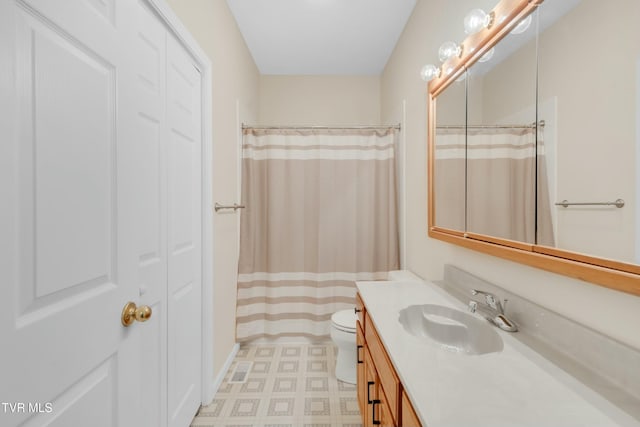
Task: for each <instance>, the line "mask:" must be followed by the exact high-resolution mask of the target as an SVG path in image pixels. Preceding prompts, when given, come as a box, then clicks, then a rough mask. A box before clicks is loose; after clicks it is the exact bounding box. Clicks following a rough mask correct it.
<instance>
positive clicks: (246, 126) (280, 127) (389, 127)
mask: <svg viewBox="0 0 640 427" xmlns="http://www.w3.org/2000/svg"><path fill="white" fill-rule="evenodd" d="M242 129H257V130H268V129H284V130H307V129H308V130H315V129H319V130H333V129H336V130H350V129H353V130H361V129H364V130H367V129H372V130H374V129H397V130H400V124H399V123H398V124H397V125H388V126H250V125H245V124H244V123H243V124H242Z"/></svg>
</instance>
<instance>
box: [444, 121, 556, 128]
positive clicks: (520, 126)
mask: <svg viewBox="0 0 640 427" xmlns="http://www.w3.org/2000/svg"><path fill="white" fill-rule="evenodd" d="M544 125H545V122H544V120H540V121H539V122H538V123H537V125H536V123H531V124H530V125H469V126H465V125H442V126H436V129H465V128H467V129H530V128H535V127H537V126H539V127H544Z"/></svg>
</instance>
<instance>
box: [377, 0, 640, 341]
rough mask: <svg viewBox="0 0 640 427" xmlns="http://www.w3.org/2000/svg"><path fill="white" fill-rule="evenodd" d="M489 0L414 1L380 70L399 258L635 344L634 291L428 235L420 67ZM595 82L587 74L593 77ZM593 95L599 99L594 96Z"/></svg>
mask: <svg viewBox="0 0 640 427" xmlns="http://www.w3.org/2000/svg"><path fill="white" fill-rule="evenodd" d="M494 4H495V0H493V1H489V0H487V1H481V2H479V1H477V0H460V1H456V2H450V1H448V0H431V1H418V2H417V5H416V8H415V10H414V13H413V15H412V17H411V19H410V21H409V23H408V25H407V27H406V28H405V31H404V33H403V35H402V37H401V39H400V41H399V43H398V45H397V46H396V49H395V51H394V53H393V55H392V57H391V59H390V61H389V63H388V64H387V66H386V68H385V71H384V73H383V76H382V82H381V85H382V95H381V96H382V111H381V120H382V122H395V121H398V120H400V119H401V117H402V105H403V101H405V102H406V121H405V125H404V129H403V130H404V132H405V135H404V137H405V140H406V150H407V156H406V158H407V169H406V174H407V185H406V192H407V194H406V200H407V206H406V225H407V236H406V247H407V251H406V260H407V261H406V266H405V267H407V268H409V269H411V270H413V271H414V272H416V273H417V274H419V275H421V276H422V277H425V278H429V279H439V278H441V277H442V274H443V266H444V264H445V263H452V264H455V265H457V266H460V267H462V268H464V269H466V270H468V271H470V272H471V273H473V274H475V275H477V276H479V277H482V278H484V279H487V280H490V281H492V282H494V283H496V284H497V285H499V286H502V287H504V288H505V289H508V290H510V291H511V292H514V293H517V294H519V295H522V296H523V297H525V298H528V299H530V300H532V301H534V302H536V303H538V304H541V305H543V306H546V307H548V308H550V309H551V310H554V311H556V312H558V313H560V314H562V315H564V316H566V317H568V318H571V319H574V320H576V321H578V322H580V323H583V324H585V325H587V326H589V327H591V328H593V329H595V330H597V331H600V332H602V333H605V334H607V335H609V336H611V337H614V338H616V339H618V340H619V341H621V342H624V343H626V344H628V345H630V346H632V347H634V348H638V349H640V334H638V333H637V330H636V329H637V328H636V325H638V324H640V297H637V296H632V295H629V294H624V293H621V292H617V291H612V290H609V289H606V288H604V287H601V286H595V285H591V284H588V283H586V282H582V281H579V280H574V279H570V278H566V277H564V276H559V275H556V274H551V273H547V272H544V271H542V270H538V269H534V268H531V267H526V266H523V265H520V264H516V263H512V262H509V261H504V260H502V259H499V258H495V257H491V256H488V255H484V254H482V253H479V252H474V251H469V250H466V249H463V248H461V247H458V246H453V245H450V244H447V243H443V242H440V241H437V240H433V239H430V238H428V237H427V228H426V218H427V213H426V197H427V190H426V189H427V187H426V84H425V83H424V82H423V81H421V80H420V76H419V72H420V68H421V67H422V66H423V65H424V64H425V63H427V62H434V63H435V61H437V51H438V46H439V45H440V44H441V43H442V42H444V41H446V40H450V39H451V40H462V39H463V38H464V33H463V31H462V19H463V17H464V15H465V14H466V13H467V12H468V11H469V10H471V9H473V8H475V7H481V8H483V9H484V10H490V9H491V8H492V7H493V5H494ZM595 83H596V82H591V83H589V85H591V84H595ZM594 102H598V101H597V100H595V101H594Z"/></svg>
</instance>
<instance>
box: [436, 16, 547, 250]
mask: <svg viewBox="0 0 640 427" xmlns="http://www.w3.org/2000/svg"><path fill="white" fill-rule="evenodd" d="M536 24H537V13H536V12H534V13H532V14H531V15H529V17H528V18H526V21H525V22H524V25H523V26H522V27H521V28H519V29H518V31H517V33H516V32H515V30H513V32H511V33H509V34H507V36H506V37H505V38H504V39H503V40H502V41H501V42H500V44H499V45H498V46H496V47H494V48H493V50H492V51H489V52H490V53H489V55H491V57H490V58H489V59H487V60H485V59H486V58H487V56H488V55H484V56H483V57H482V58H480V60H479V61H478V62H476V63H475V64H473V65H472V66H471V68H470V69H469V73H468V74H469V77H468V80H467V87H468V91H467V93H468V98H467V108H468V113H467V118H468V120H467V171H466V173H467V199H466V209H467V214H466V215H467V228H466V230H467V232H471V233H476V234H482V235H487V236H494V237H498V238H502V239H508V240H515V241H519V242H524V243H530V244H534V243H536V131H537V129H536V126H535V123H536V49H535V47H536V28H537V27H536ZM446 92H448V89H447V90H446V91H445V92H444V93H446ZM438 109H439V107H438ZM436 179H437V178H436Z"/></svg>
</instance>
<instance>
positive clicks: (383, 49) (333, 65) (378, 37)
mask: <svg viewBox="0 0 640 427" xmlns="http://www.w3.org/2000/svg"><path fill="white" fill-rule="evenodd" d="M415 3H416V0H227V4H228V5H229V8H230V9H231V12H232V13H233V16H234V17H235V19H236V22H237V23H238V27H239V28H240V32H241V33H242V35H243V37H244V39H245V41H246V43H247V46H248V47H249V51H250V52H251V55H252V56H253V59H254V61H255V62H256V65H257V66H258V69H259V70H260V73H261V74H282V75H324V74H330V75H331V74H332V75H379V74H381V73H382V71H383V69H384V66H385V64H386V63H387V60H388V59H389V56H390V55H391V53H392V52H393V49H394V48H395V45H396V43H397V41H398V39H399V37H400V35H401V34H402V30H403V29H404V26H405V24H406V23H407V20H408V19H409V16H411V12H412V11H413V8H414V6H415Z"/></svg>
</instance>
